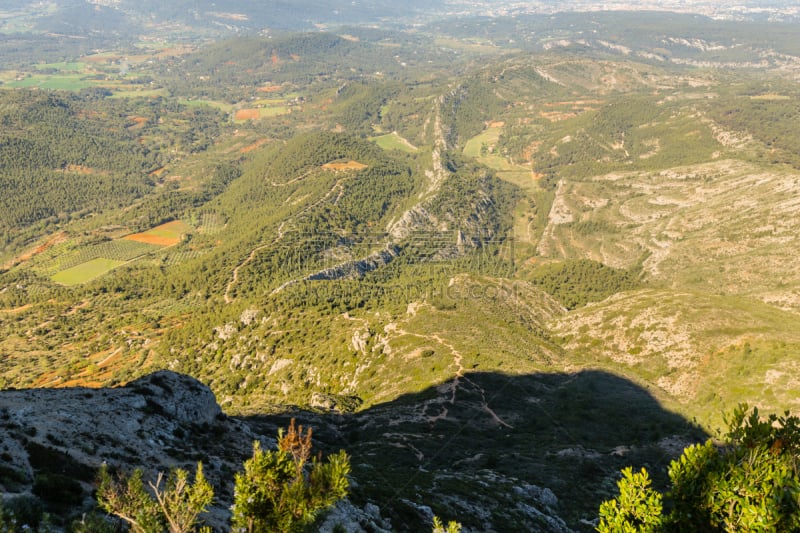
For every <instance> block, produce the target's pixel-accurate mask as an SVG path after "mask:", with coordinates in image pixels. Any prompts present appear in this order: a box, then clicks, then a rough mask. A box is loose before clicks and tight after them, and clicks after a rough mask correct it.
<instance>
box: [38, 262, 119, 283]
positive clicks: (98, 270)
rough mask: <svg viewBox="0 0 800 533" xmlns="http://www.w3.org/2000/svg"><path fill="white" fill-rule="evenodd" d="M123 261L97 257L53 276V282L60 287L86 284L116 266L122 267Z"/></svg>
mask: <svg viewBox="0 0 800 533" xmlns="http://www.w3.org/2000/svg"><path fill="white" fill-rule="evenodd" d="M124 264H125V261H115V260H113V259H104V258H102V257H99V258H97V259H92V260H91V261H87V262H85V263H81V264H80V265H76V266H74V267H72V268H68V269H66V270H62V271H61V272H58V273H56V274H54V275H53V278H52V279H53V281H55V282H56V283H61V284H62V285H79V284H81V283H86V282H87V281H91V280H93V279H95V278H99V277H100V276H102V275H103V274H105V273H106V272H109V271H111V270H113V269H115V268H117V267H118V266H121V265H124Z"/></svg>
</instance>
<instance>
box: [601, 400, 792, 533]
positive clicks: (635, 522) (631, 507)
mask: <svg viewBox="0 0 800 533" xmlns="http://www.w3.org/2000/svg"><path fill="white" fill-rule="evenodd" d="M669 478H670V482H671V488H670V490H669V491H667V493H666V498H665V499H666V501H667V503H668V508H669V507H671V510H670V511H669V513H668V514H666V515H665V514H663V512H662V508H661V501H660V500H661V494H659V493H658V492H656V491H655V490H653V489H651V488H650V486H649V479H648V476H647V472H646V471H645V470H644V469H642V472H641V473H639V474H632V472H631V469H630V468H628V469H626V470H624V471H623V479H622V480H621V481H620V482H619V488H620V494H619V496H617V498H615V499H614V500H609V501H606V502H603V504H602V505H601V506H600V523H599V525H598V528H597V530H598V531H602V532H611V531H798V530H800V418H798V417H796V416H790V414H789V412H788V411H787V412H785V413H784V416H780V417H779V416H777V415H774V414H772V415H770V416H768V417H767V418H765V419H762V418H761V417H760V416H759V414H758V409H756V408H754V409H753V410H752V411H750V409H749V408H748V406H747V405H744V404H742V405H740V406H739V407H738V408H736V409H735V410H734V412H733V415H732V416H731V419H730V421H729V431H728V433H727V435H726V436H725V442H724V444H723V445H721V446H718V445H716V444H715V443H714V442H713V441H712V440H711V439H709V440H708V441H706V442H705V443H704V444H696V445H692V446H689V447H688V448H686V449H685V450H684V451H683V455H682V456H681V457H680V458H679V459H678V460H675V461H672V463H671V464H670V467H669Z"/></svg>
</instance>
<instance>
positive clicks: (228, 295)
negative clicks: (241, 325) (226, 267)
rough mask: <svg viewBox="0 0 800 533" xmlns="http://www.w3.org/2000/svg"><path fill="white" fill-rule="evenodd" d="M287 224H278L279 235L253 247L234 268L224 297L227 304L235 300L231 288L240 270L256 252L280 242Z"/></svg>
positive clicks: (236, 280)
mask: <svg viewBox="0 0 800 533" xmlns="http://www.w3.org/2000/svg"><path fill="white" fill-rule="evenodd" d="M285 224H286V222H281V225H280V226H278V235H277V236H276V237H275V238H274V239H273V240H272V241H271V242H268V243H266V244H262V245H260V246H257V247H255V248H253V249H252V250H251V251H250V255H248V256H247V258H246V259H245V260H244V261H242V262H241V263H239V264H238V265H237V266H236V268H234V269H233V275H232V276H231V280H230V281H229V282H228V285H227V286H226V287H225V296H224V299H225V303H226V304H229V303H232V302H233V298H232V297H231V290H233V287H234V285H236V283H237V282H238V281H239V270H241V269H242V267H244V266H245V265H247V264H248V263H249V262H250V261H252V260H253V259H255V257H256V254H257V253H258V252H260V251H261V250H263V249H264V248H267V247H268V246H272V245H273V244H275V243H276V242H278V241H280V240H281V239H283V233H284V231H283V227H284V225H285Z"/></svg>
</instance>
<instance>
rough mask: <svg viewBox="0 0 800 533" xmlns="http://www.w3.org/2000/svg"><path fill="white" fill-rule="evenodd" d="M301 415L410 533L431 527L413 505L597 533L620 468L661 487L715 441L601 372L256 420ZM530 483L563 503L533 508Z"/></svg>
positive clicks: (496, 524)
mask: <svg viewBox="0 0 800 533" xmlns="http://www.w3.org/2000/svg"><path fill="white" fill-rule="evenodd" d="M290 416H291V417H295V418H297V420H298V422H301V423H303V424H304V425H306V426H311V427H313V428H314V440H315V443H317V445H319V446H321V447H322V448H323V449H325V450H336V449H340V448H344V449H345V450H347V452H348V453H349V454H350V455H351V457H352V464H353V473H354V478H355V479H356V481H357V483H358V486H357V487H356V488H354V489H353V492H352V499H353V500H354V501H355V502H357V503H360V504H362V505H363V504H364V503H365V502H366V501H372V502H375V503H377V504H378V505H379V506H380V507H381V510H382V511H381V512H382V514H383V516H388V517H389V518H390V519H391V521H392V524H393V526H394V528H396V529H398V530H401V531H402V530H406V531H420V530H424V526H425V523H426V522H425V518H424V516H423V515H424V513H421V512H420V511H419V509H418V508H415V506H413V505H411V504H409V501H413V502H416V503H424V504H425V505H428V506H430V507H432V508H433V510H434V512H436V513H437V514H439V515H440V516H443V517H450V518H458V519H459V520H460V521H462V522H463V523H464V524H465V525H469V526H471V527H473V528H475V529H478V530H485V529H486V527H487V524H489V523H491V525H492V527H493V529H495V530H496V531H521V530H522V531H541V530H553V529H549V528H547V527H544V526H542V525H541V523H540V522H537V521H536V519H535V518H531V516H536V513H535V512H533V511H530V509H528V508H526V505H528V506H529V507H530V506H532V507H535V508H537V510H539V511H541V512H543V513H544V514H551V515H558V516H560V517H562V518H563V519H564V520H565V521H566V522H567V524H568V525H569V527H571V528H574V529H578V530H591V529H592V528H591V526H590V525H589V524H587V523H586V522H582V521H581V520H582V519H585V520H592V519H593V518H595V517H596V515H597V508H598V507H599V504H600V503H601V502H602V501H603V500H604V499H608V498H609V497H611V496H613V495H614V494H615V493H616V480H617V479H618V477H619V470H620V469H622V468H624V467H626V466H629V465H632V466H634V467H635V468H637V469H638V468H640V467H642V466H645V467H646V468H647V469H648V470H649V471H650V473H651V475H652V476H653V477H654V479H655V483H656V485H657V486H658V485H659V484H663V483H664V482H665V481H666V468H667V466H668V465H669V462H670V461H671V460H672V459H673V458H675V457H677V456H678V455H679V454H680V452H681V450H682V448H683V447H684V446H685V445H687V444H689V443H690V442H694V441H698V440H702V439H704V438H705V437H706V435H705V434H704V433H703V432H702V431H701V430H699V429H698V428H697V427H695V426H693V424H691V423H690V422H689V421H687V420H685V419H684V418H682V417H681V416H679V415H676V414H674V413H671V412H668V411H666V410H664V409H663V408H662V407H661V405H660V404H659V402H658V401H657V400H656V399H655V398H654V397H653V396H652V395H651V394H650V393H649V392H648V391H647V390H645V389H643V388H641V387H640V386H638V385H636V384H634V383H632V382H630V381H628V380H626V379H624V378H621V377H618V376H615V375H612V374H609V373H606V372H600V371H583V372H579V373H575V374H533V375H522V376H507V375H502V374H496V373H471V374H467V375H466V376H464V377H460V378H457V379H453V380H451V381H449V382H446V383H443V384H441V385H439V386H438V387H431V388H429V389H426V390H424V391H422V392H419V393H416V394H407V395H404V396H401V397H399V398H397V399H396V400H394V401H391V402H387V403H384V404H380V405H377V406H374V407H371V408H369V409H366V410H364V411H361V412H359V413H355V414H332V415H320V414H312V413H306V412H294V413H287V414H285V415H277V416H254V417H248V418H247V419H246V420H247V421H248V422H249V423H250V424H252V425H254V426H255V427H257V428H258V429H259V430H261V431H263V432H265V433H267V434H269V433H270V431H271V430H274V428H277V427H278V426H285V425H287V424H288V419H289V417H290ZM531 485H535V486H537V487H540V488H544V487H546V488H548V489H550V490H551V491H552V492H553V493H554V494H555V496H556V497H557V498H558V503H557V504H554V505H551V506H549V507H548V506H547V505H543V504H541V502H538V501H534V500H536V498H532V497H531V496H530V495H531V494H533V493H536V494H539V493H537V492H536V491H535V490H534V489H530V488H526V487H529V486H531ZM532 491H533V492H532ZM540 495H541V494H540ZM546 499H547V498H545V500H546ZM551 500H552V498H551ZM550 503H553V502H552V501H550Z"/></svg>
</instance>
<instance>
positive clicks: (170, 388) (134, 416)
mask: <svg viewBox="0 0 800 533" xmlns="http://www.w3.org/2000/svg"><path fill="white" fill-rule="evenodd" d="M254 439H259V440H262V441H264V445H265V446H270V445H274V441H273V442H270V439H268V438H265V437H264V436H262V435H257V434H254V433H253V431H252V430H251V429H250V427H249V426H248V425H247V424H245V423H244V422H242V421H239V420H236V419H233V418H228V417H226V416H225V415H224V414H223V413H222V411H221V409H220V407H219V405H218V404H217V402H216V398H215V397H214V393H213V392H211V390H210V389H209V388H208V387H207V386H206V385H204V384H202V383H200V382H199V381H197V380H195V379H194V378H191V377H189V376H185V375H182V374H177V373H174V372H169V371H159V372H155V373H153V374H150V375H148V376H145V377H143V378H141V379H138V380H136V381H133V382H131V383H129V384H127V385H126V386H124V387H118V388H106V389H89V388H83V387H77V388H64V389H29V390H4V391H0V491H1V492H2V493H3V497H4V499H6V500H9V499H13V498H15V497H19V496H30V495H31V494H32V495H34V496H36V497H38V498H39V499H40V500H41V501H42V503H43V504H44V506H45V508H46V509H48V510H50V511H51V512H55V513H56V514H59V513H60V512H62V511H68V512H71V513H80V512H81V510H88V509H91V508H92V506H93V499H92V489H93V484H94V481H95V478H96V475H97V469H98V467H99V466H100V465H101V464H103V463H106V464H108V465H109V466H111V467H112V468H120V469H122V470H125V471H131V470H133V469H134V468H137V467H141V468H143V469H144V470H145V472H146V477H147V478H148V479H152V478H154V477H155V475H156V472H157V471H168V470H169V469H170V468H174V467H182V468H186V469H187V470H189V471H190V472H193V471H194V468H195V466H196V464H197V462H198V461H202V462H203V467H204V471H205V474H206V476H207V477H208V478H209V479H210V480H211V481H212V483H213V484H214V485H215V492H216V493H217V500H216V501H217V502H218V503H217V505H216V507H215V509H214V510H213V512H212V515H211V522H212V523H217V524H224V523H226V522H227V512H228V511H227V508H226V507H227V505H230V501H231V495H230V491H231V490H232V486H233V474H234V472H235V471H236V470H237V469H238V468H240V467H241V464H242V461H243V460H244V459H246V458H247V457H249V456H250V453H251V451H252V443H253V440H254Z"/></svg>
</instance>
